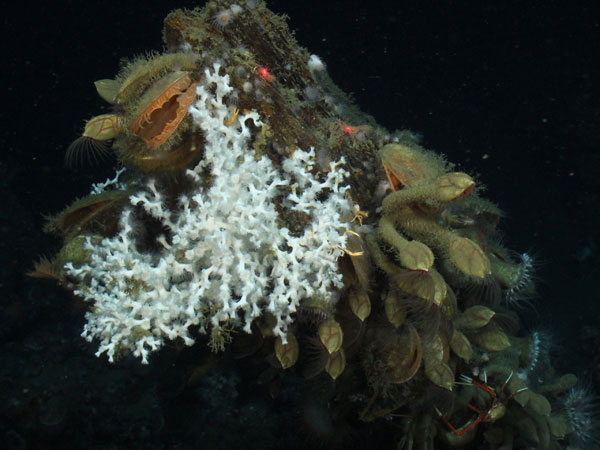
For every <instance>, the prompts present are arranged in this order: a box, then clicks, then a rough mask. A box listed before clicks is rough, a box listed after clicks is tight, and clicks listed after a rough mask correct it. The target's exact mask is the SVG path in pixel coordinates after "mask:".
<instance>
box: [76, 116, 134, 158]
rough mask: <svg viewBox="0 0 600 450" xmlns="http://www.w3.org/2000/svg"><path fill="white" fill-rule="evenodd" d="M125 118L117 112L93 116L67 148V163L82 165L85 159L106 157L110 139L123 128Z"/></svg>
mask: <svg viewBox="0 0 600 450" xmlns="http://www.w3.org/2000/svg"><path fill="white" fill-rule="evenodd" d="M122 127H123V118H122V117H121V116H119V115H117V114H102V115H100V116H95V117H92V118H91V119H90V120H88V121H87V122H86V124H85V128H84V130H83V134H82V135H81V136H80V137H78V138H77V139H75V140H74V141H73V142H72V143H71V145H69V147H68V148H67V152H66V154H65V163H66V164H67V166H69V167H74V166H78V165H80V164H81V163H82V162H83V161H84V160H85V161H91V160H94V161H95V160H97V159H99V158H101V157H104V156H105V155H106V154H107V153H108V151H109V146H108V141H110V140H111V139H114V138H116V137H117V136H118V135H119V134H120V133H121V130H122Z"/></svg>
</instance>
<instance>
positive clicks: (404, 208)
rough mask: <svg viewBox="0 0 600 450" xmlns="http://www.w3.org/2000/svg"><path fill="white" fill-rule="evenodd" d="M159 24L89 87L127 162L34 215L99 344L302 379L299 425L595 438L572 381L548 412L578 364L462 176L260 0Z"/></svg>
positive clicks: (491, 445) (470, 181) (521, 444)
mask: <svg viewBox="0 0 600 450" xmlns="http://www.w3.org/2000/svg"><path fill="white" fill-rule="evenodd" d="M163 37H164V40H165V46H166V48H167V49H169V50H170V51H168V52H165V53H162V54H159V53H149V54H148V55H146V56H144V57H138V58H134V59H133V60H131V61H129V62H125V63H124V64H123V67H122V68H121V69H120V70H119V71H118V73H117V74H116V75H115V77H114V78H113V79H105V80H99V81H97V82H96V89H97V91H98V94H99V95H100V97H101V98H102V99H104V100H105V101H107V102H108V103H110V104H112V105H113V106H114V107H115V109H114V111H115V112H114V114H109V115H100V116H97V117H95V118H93V119H92V120H90V121H89V122H88V124H87V125H86V130H85V132H84V138H85V139H92V140H93V141H91V142H95V143H98V142H100V143H104V144H107V145H108V144H109V143H111V144H110V145H112V148H113V150H114V152H115V154H116V156H117V158H118V161H119V163H120V164H121V165H122V166H123V169H121V170H120V171H119V172H118V173H117V176H115V178H114V179H113V180H109V181H107V182H106V183H101V184H97V185H95V186H94V188H93V189H92V192H91V193H90V194H89V195H87V196H85V197H84V198H81V199H79V200H77V201H75V202H74V203H72V204H71V205H70V206H69V207H67V208H66V209H65V210H64V211H63V212H61V213H58V214H57V215H55V216H54V217H53V218H51V219H50V220H49V221H48V225H47V226H46V230H47V231H51V232H54V233H55V234H57V235H59V236H60V237H61V238H62V240H63V244H62V249H61V250H60V251H59V252H58V253H57V255H56V256H55V257H54V258H52V259H48V260H42V261H40V263H38V264H37V265H36V268H35V270H34V271H33V272H32V276H36V277H49V278H54V279H57V280H58V282H59V283H60V284H61V285H63V286H65V287H66V288H67V289H68V290H69V291H70V292H72V293H73V294H74V295H75V296H77V297H79V298H81V299H83V300H84V301H85V303H86V304H87V305H88V306H89V308H88V311H87V312H86V315H85V318H86V324H85V325H84V330H83V333H82V335H83V337H84V338H85V339H87V340H88V341H90V342H93V343H94V344H95V345H97V353H96V354H97V355H98V356H101V355H105V357H107V358H108V360H109V361H110V362H111V363H118V361H119V360H121V359H123V358H128V357H131V356H133V357H135V358H137V359H139V360H140V361H141V363H143V364H151V363H155V361H156V364H158V362H157V361H158V360H159V359H158V358H156V359H155V355H156V353H157V352H159V351H165V350H163V349H165V347H169V348H170V350H167V351H171V352H172V353H174V354H175V356H174V357H173V359H172V363H173V366H177V364H178V363H179V361H177V358H178V356H177V355H179V354H180V353H182V352H183V350H182V349H183V348H184V347H191V346H195V347H194V348H195V349H198V350H197V351H198V353H197V354H211V353H215V354H216V355H213V356H211V358H214V359H215V360H216V359H218V358H224V359H225V358H226V356H223V355H227V354H229V353H228V352H231V353H233V354H234V355H236V356H237V357H239V358H247V359H248V360H251V361H252V363H253V364H256V365H262V369H261V370H262V372H260V371H259V372H257V374H258V373H260V374H259V375H257V377H258V381H259V383H260V385H261V386H266V387H268V390H269V395H271V397H273V399H274V400H273V401H275V402H277V399H276V398H275V397H276V396H277V395H276V394H277V392H279V391H278V389H279V388H280V386H281V382H282V380H285V379H286V377H290V379H292V380H299V379H300V377H299V376H303V377H304V378H306V380H307V381H306V384H305V389H304V392H305V394H303V395H304V397H303V400H302V401H301V403H303V404H304V405H305V408H306V409H305V411H304V413H305V415H308V416H310V420H308V422H310V425H311V428H312V429H318V428H319V427H318V425H319V424H318V423H317V422H319V420H320V419H321V418H323V420H324V421H328V420H330V419H331V418H335V427H334V420H333V419H331V423H328V424H327V426H324V428H326V429H327V430H330V431H331V430H333V429H335V430H338V425H339V424H340V423H341V424H342V425H340V426H339V430H359V431H356V434H360V435H361V438H364V439H367V438H368V437H370V436H374V435H379V434H381V435H382V436H384V437H385V438H386V439H387V441H388V442H390V444H391V445H390V448H406V449H411V448H420V449H426V450H431V449H433V448H440V449H442V448H458V447H462V448H469V449H494V450H496V449H498V450H506V449H532V448H536V449H540V450H556V449H559V448H560V443H559V441H560V440H561V439H564V438H567V439H568V438H569V437H570V436H574V435H576V436H579V437H580V438H581V440H583V441H585V440H591V439H592V437H593V431H592V429H593V427H592V426H591V425H590V423H591V422H592V419H591V417H592V416H593V414H592V413H591V412H592V411H593V407H592V406H591V404H590V403H586V402H585V401H584V399H583V395H582V394H581V393H580V391H577V390H573V391H571V393H570V394H568V395H567V397H566V400H564V402H563V404H564V405H565V408H564V411H563V412H562V413H561V412H556V411H552V407H551V405H552V404H557V402H559V401H560V399H561V398H563V397H564V395H565V392H567V391H568V389H570V388H571V387H572V386H573V384H574V383H575V381H576V377H574V376H568V375H564V376H562V377H561V376H560V375H558V374H557V373H556V372H555V370H554V369H553V368H552V362H551V360H550V352H549V351H547V349H546V348H545V347H544V348H542V347H543V346H542V345H541V343H540V342H539V336H537V335H535V334H534V335H532V336H526V333H524V332H523V331H522V330H520V326H521V324H520V319H519V317H518V316H517V315H516V314H515V313H514V312H511V311H510V308H511V307H513V306H515V304H518V303H519V302H521V300H520V299H522V298H524V297H525V296H527V295H529V294H533V292H534V289H533V280H532V276H531V267H532V266H531V259H530V257H529V256H528V255H527V254H523V255H522V256H521V257H520V258H515V257H513V256H511V255H513V254H514V253H512V252H511V251H509V250H507V249H505V248H503V247H502V246H501V245H500V244H498V241H499V238H498V230H497V228H498V226H499V225H500V220H501V218H502V213H501V211H500V209H499V208H498V207H497V206H496V205H494V204H492V203H491V202H490V201H488V200H486V199H485V198H483V197H482V196H481V189H479V185H480V183H479V181H476V179H475V178H474V176H472V175H470V174H469V173H466V172H462V171H456V170H455V169H454V166H453V165H452V164H451V163H449V162H448V161H446V160H445V159H444V158H443V157H441V156H439V155H437V154H435V153H433V152H432V151H429V150H427V149H425V148H423V147H422V146H420V145H419V143H418V142H417V141H416V138H415V134H414V133H411V132H409V131H406V130H405V131H396V132H390V131H389V130H386V129H384V128H383V127H381V126H379V125H378V124H377V123H375V121H374V120H373V118H371V117H370V116H368V115H366V114H364V113H362V112H360V110H359V109H358V107H356V106H355V105H353V104H352V101H351V99H350V97H349V96H347V95H345V94H343V93H342V92H341V90H340V89H338V88H337V87H336V86H335V85H334V84H333V82H332V81H331V80H330V79H329V77H328V75H327V73H326V71H325V67H324V65H323V63H322V61H321V60H320V59H319V58H318V57H316V56H315V55H314V54H313V55H311V53H310V52H308V51H307V50H306V49H304V48H302V47H300V46H298V44H297V43H296V41H295V39H294V37H293V36H292V34H291V33H290V31H289V29H288V28H287V26H286V24H285V21H284V20H283V18H281V17H279V16H277V15H275V14H273V13H272V12H271V11H269V10H268V9H267V8H266V7H265V5H264V2H262V1H260V0H257V1H256V2H254V1H252V2H248V1H245V2H243V1H241V2H240V4H239V5H238V4H232V3H231V2H229V1H225V0H214V1H211V2H209V3H208V4H207V5H206V6H205V7H204V8H203V9H195V10H192V11H187V10H175V11H173V12H172V13H170V14H169V15H168V17H167V18H166V19H165V24H164V30H163ZM85 142H87V141H85ZM78 145H79V144H77V145H76V146H75V147H72V148H71V150H70V152H71V153H74V152H75V149H76V148H79V147H78ZM477 180H478V179H477ZM502 296H504V298H505V300H506V301H505V302H504V303H502V302H500V298H501V297H502ZM171 343H175V345H171ZM542 350H543V351H542ZM228 361H229V360H228ZM534 373H535V376H534ZM513 374H514V376H513ZM323 386H325V387H326V388H327V390H328V391H327V392H328V393H327V395H326V396H322V397H321V396H320V394H319V393H320V392H321V389H324V388H323ZM317 399H318V401H317ZM306 405H308V406H306ZM315 405H316V406H315ZM326 408H329V411H326ZM307 411H308V412H307ZM325 411H326V412H327V413H325ZM323 434H328V435H330V434H332V433H323ZM342 434H344V433H342ZM338 437H339V442H343V441H344V438H348V437H350V438H351V437H352V433H351V432H350V431H347V435H340V436H336V438H338Z"/></svg>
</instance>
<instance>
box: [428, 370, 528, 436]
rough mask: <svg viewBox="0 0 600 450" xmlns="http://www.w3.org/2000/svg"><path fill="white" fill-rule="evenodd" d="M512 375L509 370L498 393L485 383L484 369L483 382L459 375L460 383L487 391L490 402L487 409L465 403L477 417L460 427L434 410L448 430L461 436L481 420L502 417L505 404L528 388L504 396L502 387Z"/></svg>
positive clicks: (484, 421) (490, 420)
mask: <svg viewBox="0 0 600 450" xmlns="http://www.w3.org/2000/svg"><path fill="white" fill-rule="evenodd" d="M512 376H513V373H512V372H511V373H510V375H509V376H508V378H507V379H506V381H505V382H504V384H503V385H502V387H501V388H500V391H499V392H498V393H496V390H495V389H494V388H493V387H491V386H490V385H488V384H487V374H486V373H485V371H484V372H483V382H479V381H477V380H473V379H472V378H471V377H468V376H466V375H461V377H460V378H461V380H462V381H463V382H462V383H460V384H466V385H473V386H475V387H478V388H479V389H481V390H483V391H485V392H487V393H488V394H489V396H490V399H491V401H492V403H491V405H490V407H489V408H488V409H483V410H482V409H479V408H477V407H476V406H473V405H467V406H468V407H469V409H471V410H473V411H475V412H476V413H477V417H476V418H474V419H472V420H470V421H469V422H467V423H466V424H465V425H463V426H462V427H460V428H455V427H454V426H453V425H452V424H451V423H450V422H449V421H448V420H447V419H446V418H444V417H443V414H442V413H441V411H440V410H439V409H437V408H436V409H435V410H436V412H437V413H438V415H439V416H440V418H441V419H442V420H443V421H444V423H445V424H446V425H447V426H448V428H450V430H451V431H452V432H453V433H454V434H455V435H457V436H462V435H463V434H465V433H466V432H468V431H469V430H471V429H473V428H474V427H476V426H477V425H478V424H480V423H482V422H483V423H493V422H495V421H496V420H499V419H502V418H503V417H504V415H505V414H506V404H507V403H508V402H509V401H510V400H511V399H512V398H513V397H514V396H515V395H518V394H520V393H521V392H524V391H526V390H527V389H528V388H526V387H524V388H521V389H519V390H517V391H516V392H513V393H512V394H510V395H509V396H508V397H505V396H504V388H506V385H507V384H508V382H509V381H510V379H511V378H512Z"/></svg>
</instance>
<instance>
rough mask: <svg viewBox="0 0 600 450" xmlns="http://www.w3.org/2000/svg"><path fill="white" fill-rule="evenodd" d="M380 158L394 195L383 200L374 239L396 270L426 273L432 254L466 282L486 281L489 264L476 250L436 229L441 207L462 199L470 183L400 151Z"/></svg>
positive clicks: (420, 154) (417, 154) (422, 156)
mask: <svg viewBox="0 0 600 450" xmlns="http://www.w3.org/2000/svg"><path fill="white" fill-rule="evenodd" d="M380 157H381V160H382V165H383V168H384V170H385V173H386V177H387V178H388V181H389V183H390V186H391V188H392V189H393V191H394V192H392V193H391V194H389V195H388V196H387V197H386V198H385V199H384V200H383V205H382V206H383V208H382V216H381V219H380V221H379V238H380V240H381V241H383V242H384V243H386V244H388V245H390V246H392V247H393V248H394V249H395V250H396V253H397V255H398V258H399V259H400V264H401V265H402V266H404V267H405V268H407V269H411V270H429V269H430V268H431V266H432V265H433V262H434V256H433V252H432V250H431V249H433V250H435V251H437V253H438V256H442V257H443V258H444V260H446V261H449V262H450V263H451V264H452V266H454V267H456V268H457V269H458V270H459V271H460V272H462V273H463V274H464V275H466V276H467V277H474V278H479V279H482V278H484V277H486V276H487V275H488V274H489V273H490V263H489V261H488V259H487V256H486V255H485V253H484V252H483V250H481V248H480V247H479V246H478V244H477V243H475V242H474V241H472V240H470V239H469V238H466V237H463V236H460V235H458V234H457V233H455V231H454V230H452V229H450V228H448V227H447V226H444V225H442V224H440V222H441V219H440V217H441V214H442V213H443V211H444V210H445V205H446V204H447V203H449V202H455V201H459V200H462V199H464V198H465V197H467V196H468V195H469V194H470V193H471V192H472V191H473V189H474V187H475V181H474V180H473V179H472V178H471V177H470V176H469V175H467V174H465V173H462V172H451V173H445V170H446V169H445V165H444V162H443V160H441V159H440V158H437V157H434V156H430V155H428V154H427V153H426V152H424V151H419V150H416V149H412V148H409V147H406V146H404V145H400V144H388V145H386V146H384V147H383V148H382V150H381V151H380ZM405 235H406V236H408V237H410V238H412V239H413V240H412V241H410V240H409V239H407V238H406V237H405Z"/></svg>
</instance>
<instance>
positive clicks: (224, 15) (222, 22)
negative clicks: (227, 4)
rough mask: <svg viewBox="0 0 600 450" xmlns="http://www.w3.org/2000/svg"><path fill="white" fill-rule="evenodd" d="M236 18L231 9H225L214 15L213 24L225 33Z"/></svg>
mask: <svg viewBox="0 0 600 450" xmlns="http://www.w3.org/2000/svg"><path fill="white" fill-rule="evenodd" d="M234 16H235V14H234V13H233V12H232V11H231V9H223V10H221V11H219V12H218V13H217V14H215V15H214V17H213V24H214V26H215V27H217V28H218V29H219V30H220V31H223V30H224V29H225V28H227V27H228V26H229V25H231V22H233V18H234Z"/></svg>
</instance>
